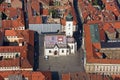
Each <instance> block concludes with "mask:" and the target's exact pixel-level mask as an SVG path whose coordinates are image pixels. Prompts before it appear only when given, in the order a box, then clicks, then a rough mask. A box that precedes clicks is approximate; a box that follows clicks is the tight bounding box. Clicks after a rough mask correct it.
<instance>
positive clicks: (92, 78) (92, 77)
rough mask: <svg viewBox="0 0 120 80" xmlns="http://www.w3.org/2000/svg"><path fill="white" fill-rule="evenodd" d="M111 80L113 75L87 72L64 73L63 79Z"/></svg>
mask: <svg viewBox="0 0 120 80" xmlns="http://www.w3.org/2000/svg"><path fill="white" fill-rule="evenodd" d="M97 79H98V80H110V79H112V77H110V76H104V75H99V74H87V73H85V72H75V73H66V74H62V80H97ZM112 80H113V79H112Z"/></svg>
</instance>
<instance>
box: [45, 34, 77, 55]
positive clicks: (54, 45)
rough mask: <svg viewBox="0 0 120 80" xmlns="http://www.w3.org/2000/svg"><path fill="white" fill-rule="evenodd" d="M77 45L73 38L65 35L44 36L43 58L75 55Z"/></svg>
mask: <svg viewBox="0 0 120 80" xmlns="http://www.w3.org/2000/svg"><path fill="white" fill-rule="evenodd" d="M76 51H77V43H76V42H75V40H74V38H72V37H69V38H68V37H66V36H65V35H46V36H45V38H44V56H66V55H69V54H75V53H76Z"/></svg>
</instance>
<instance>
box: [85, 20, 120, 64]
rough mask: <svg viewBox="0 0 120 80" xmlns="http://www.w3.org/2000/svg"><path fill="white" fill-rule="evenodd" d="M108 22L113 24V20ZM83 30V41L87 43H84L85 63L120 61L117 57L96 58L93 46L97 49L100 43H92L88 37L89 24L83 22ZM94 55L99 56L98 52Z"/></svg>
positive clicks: (112, 62) (114, 62)
mask: <svg viewBox="0 0 120 80" xmlns="http://www.w3.org/2000/svg"><path fill="white" fill-rule="evenodd" d="M103 24H104V23H103ZM110 24H115V22H113V23H110ZM105 25H106V24H105ZM112 26H114V25H112ZM101 27H102V26H101ZM108 27H109V26H108ZM103 28H104V26H103ZM104 29H105V30H106V29H107V28H104ZM108 29H109V28H108ZM84 31H85V42H86V43H87V44H85V49H86V59H87V63H103V64H119V63H120V60H118V59H100V58H96V57H95V54H96V53H95V51H94V48H97V49H98V50H99V49H100V43H94V44H93V43H92V41H91V37H90V36H91V34H90V27H89V24H84ZM100 36H101V35H100ZM96 55H97V56H99V55H98V53H97V54H96Z"/></svg>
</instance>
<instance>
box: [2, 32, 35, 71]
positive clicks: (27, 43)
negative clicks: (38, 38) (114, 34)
mask: <svg viewBox="0 0 120 80" xmlns="http://www.w3.org/2000/svg"><path fill="white" fill-rule="evenodd" d="M1 34H2V33H1ZM3 35H4V36H3V44H2V45H1V46H0V63H1V66H2V67H4V66H6V67H7V66H8V69H6V67H5V69H3V68H1V70H16V69H14V68H12V67H14V65H15V64H13V66H12V65H11V66H10V64H11V63H12V61H13V62H14V61H17V60H16V59H17V58H20V59H18V61H17V63H18V64H17V67H19V69H18V70H22V69H21V66H22V65H24V64H25V65H27V66H28V68H30V69H25V70H32V68H33V66H34V65H33V64H34V32H33V31H30V30H5V31H4V32H3ZM1 37H2V36H1ZM31 58H32V59H31ZM22 61H23V62H25V63H24V64H23V63H21V62H22ZM7 62H8V63H7ZM15 63H16V62H15ZM2 64H4V65H2ZM9 67H10V68H9Z"/></svg>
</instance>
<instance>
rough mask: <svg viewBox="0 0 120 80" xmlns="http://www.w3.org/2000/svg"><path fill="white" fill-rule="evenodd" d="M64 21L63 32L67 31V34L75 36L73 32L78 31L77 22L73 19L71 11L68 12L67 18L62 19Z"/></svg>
mask: <svg viewBox="0 0 120 80" xmlns="http://www.w3.org/2000/svg"><path fill="white" fill-rule="evenodd" d="M61 23H62V32H65V35H66V36H70V37H72V36H73V33H74V32H75V31H77V24H76V22H75V21H74V20H73V16H72V14H71V13H68V14H67V16H66V18H65V20H61Z"/></svg>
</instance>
